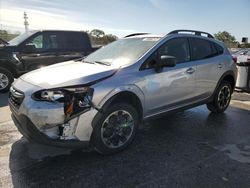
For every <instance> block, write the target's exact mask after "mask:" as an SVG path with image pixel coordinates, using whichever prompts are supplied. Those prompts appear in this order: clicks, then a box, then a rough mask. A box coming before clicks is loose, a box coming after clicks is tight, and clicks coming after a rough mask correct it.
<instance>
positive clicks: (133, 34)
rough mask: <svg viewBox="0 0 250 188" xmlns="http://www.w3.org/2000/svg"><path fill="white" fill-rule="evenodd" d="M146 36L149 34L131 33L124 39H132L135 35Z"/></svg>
mask: <svg viewBox="0 0 250 188" xmlns="http://www.w3.org/2000/svg"><path fill="white" fill-rule="evenodd" d="M146 34H149V33H132V34H129V35H127V36H125V37H124V38H128V37H133V36H137V35H146Z"/></svg>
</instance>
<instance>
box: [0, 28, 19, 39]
mask: <svg viewBox="0 0 250 188" xmlns="http://www.w3.org/2000/svg"><path fill="white" fill-rule="evenodd" d="M18 35H20V33H19V32H17V33H14V34H13V33H10V32H9V31H6V30H0V38H1V39H3V40H5V41H10V40H11V39H13V38H15V37H17V36H18Z"/></svg>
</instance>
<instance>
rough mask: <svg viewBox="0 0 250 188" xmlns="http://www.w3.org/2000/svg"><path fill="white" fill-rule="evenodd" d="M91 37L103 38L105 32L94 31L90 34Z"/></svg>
mask: <svg viewBox="0 0 250 188" xmlns="http://www.w3.org/2000/svg"><path fill="white" fill-rule="evenodd" d="M90 35H91V36H93V37H96V38H101V37H103V36H104V35H105V33H104V31H102V30H99V29H93V30H92V31H91V32H90Z"/></svg>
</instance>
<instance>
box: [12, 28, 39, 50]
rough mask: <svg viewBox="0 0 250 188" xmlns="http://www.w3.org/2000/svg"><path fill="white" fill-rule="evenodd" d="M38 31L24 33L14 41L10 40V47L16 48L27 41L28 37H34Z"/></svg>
mask: <svg viewBox="0 0 250 188" xmlns="http://www.w3.org/2000/svg"><path fill="white" fill-rule="evenodd" d="M35 32H36V31H30V32H27V33H23V34H21V35H19V36H17V37H15V38H14V39H12V40H10V41H9V42H8V45H10V46H16V45H19V44H20V43H22V42H23V41H24V40H26V39H27V38H28V37H30V36H31V35H33V34H34V33H35Z"/></svg>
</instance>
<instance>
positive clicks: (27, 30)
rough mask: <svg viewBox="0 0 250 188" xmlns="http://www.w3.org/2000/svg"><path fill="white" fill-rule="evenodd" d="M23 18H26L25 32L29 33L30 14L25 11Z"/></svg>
mask: <svg viewBox="0 0 250 188" xmlns="http://www.w3.org/2000/svg"><path fill="white" fill-rule="evenodd" d="M23 18H24V27H25V32H26V33H28V32H29V28H28V26H29V23H28V16H27V14H26V12H24V13H23Z"/></svg>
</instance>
